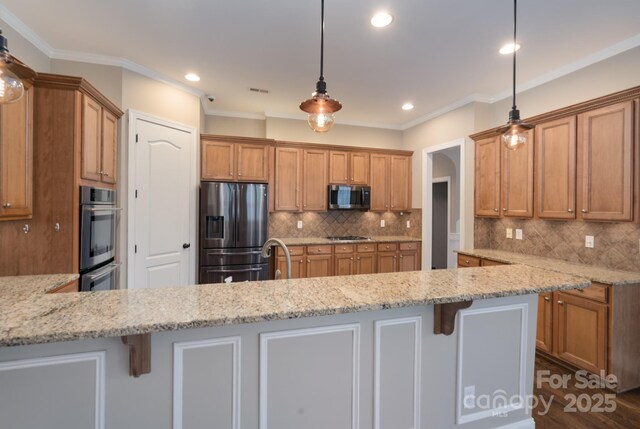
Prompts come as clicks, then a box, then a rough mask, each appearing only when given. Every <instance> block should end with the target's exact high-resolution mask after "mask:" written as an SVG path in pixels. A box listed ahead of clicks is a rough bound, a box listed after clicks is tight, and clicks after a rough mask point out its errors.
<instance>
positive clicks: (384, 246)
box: [378, 243, 398, 252]
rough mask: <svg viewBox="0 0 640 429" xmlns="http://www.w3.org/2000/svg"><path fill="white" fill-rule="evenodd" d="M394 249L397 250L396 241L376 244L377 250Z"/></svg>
mask: <svg viewBox="0 0 640 429" xmlns="http://www.w3.org/2000/svg"><path fill="white" fill-rule="evenodd" d="M396 250H398V243H380V244H378V252H395V251H396Z"/></svg>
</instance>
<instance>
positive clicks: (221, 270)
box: [212, 268, 262, 273]
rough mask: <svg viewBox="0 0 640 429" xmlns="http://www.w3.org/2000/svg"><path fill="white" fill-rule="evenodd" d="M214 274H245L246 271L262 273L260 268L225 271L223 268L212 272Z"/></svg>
mask: <svg viewBox="0 0 640 429" xmlns="http://www.w3.org/2000/svg"><path fill="white" fill-rule="evenodd" d="M212 271H213V272H216V273H246V272H247V271H262V268H240V269H237V270H227V269H225V268H221V269H219V270H212Z"/></svg>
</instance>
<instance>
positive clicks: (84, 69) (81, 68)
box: [51, 59, 122, 106]
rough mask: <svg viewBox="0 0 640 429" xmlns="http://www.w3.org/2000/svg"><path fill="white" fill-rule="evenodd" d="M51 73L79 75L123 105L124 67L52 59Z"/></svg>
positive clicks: (119, 104)
mask: <svg viewBox="0 0 640 429" xmlns="http://www.w3.org/2000/svg"><path fill="white" fill-rule="evenodd" d="M51 73H56V74H63V75H67V76H79V77H83V78H85V79H86V80H88V81H89V82H90V83H91V84H92V85H93V86H95V87H96V89H97V90H98V91H100V92H101V93H103V94H104V95H105V96H106V97H107V98H108V99H109V100H111V101H112V102H114V103H115V104H116V105H118V106H122V68H120V67H114V66H105V65H100V64H89V63H80V62H76V61H66V60H55V59H54V60H51Z"/></svg>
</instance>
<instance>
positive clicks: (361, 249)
mask: <svg viewBox="0 0 640 429" xmlns="http://www.w3.org/2000/svg"><path fill="white" fill-rule="evenodd" d="M356 250H357V252H358V253H365V252H375V251H376V245H375V244H358V246H357V247H356Z"/></svg>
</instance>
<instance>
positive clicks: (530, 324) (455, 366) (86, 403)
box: [0, 295, 537, 429]
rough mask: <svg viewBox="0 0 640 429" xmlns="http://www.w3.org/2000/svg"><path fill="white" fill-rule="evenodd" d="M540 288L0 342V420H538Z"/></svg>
mask: <svg viewBox="0 0 640 429" xmlns="http://www.w3.org/2000/svg"><path fill="white" fill-rule="evenodd" d="M536 306H537V297H536V295H524V296H512V297H505V298H493V299H486V300H478V301H475V302H474V304H473V305H472V306H471V307H470V308H468V309H463V310H460V311H459V313H458V316H457V320H456V327H455V330H454V333H453V334H452V335H450V336H445V335H434V334H433V328H434V327H433V324H434V315H433V312H434V307H433V305H426V306H416V307H408V308H400V309H388V310H381V311H368V312H360V313H351V314H341V315H333V316H320V317H310V318H302V319H295V320H279V321H271V322H261V323H252V324H244V325H233V326H221V327H214V328H200V329H192V330H182V331H169V332H159V333H154V334H153V335H152V340H151V342H152V344H151V348H152V350H153V353H152V359H151V368H152V371H151V373H149V374H146V375H144V376H142V377H140V378H133V377H130V376H129V375H128V371H129V368H128V365H129V363H128V359H129V356H128V350H127V349H126V348H125V347H123V345H122V343H121V341H120V338H101V339H93V340H77V341H71V342H66V343H53V344H36V345H29V346H19V347H9V348H2V349H0V360H1V361H2V362H1V363H0V386H2V387H1V388H0V427H2V428H11V429H22V428H37V427H40V428H44V427H47V428H60V429H62V428H65V429H72V428H95V429H102V428H110V429H111V428H113V429H115V428H154V429H161V428H174V429H179V428H184V429H191V428H228V429H240V428H244V429H254V428H260V429H289V428H291V429H294V428H304V429H327V428H331V429H357V428H376V429H403V428H406V429H410V428H434V429H445V428H453V427H457V425H460V424H463V423H464V427H465V428H478V429H485V428H523V429H524V428H533V427H534V423H533V420H532V419H531V417H530V411H529V410H528V409H527V400H528V399H530V397H531V395H532V390H533V363H534V352H535V317H536Z"/></svg>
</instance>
